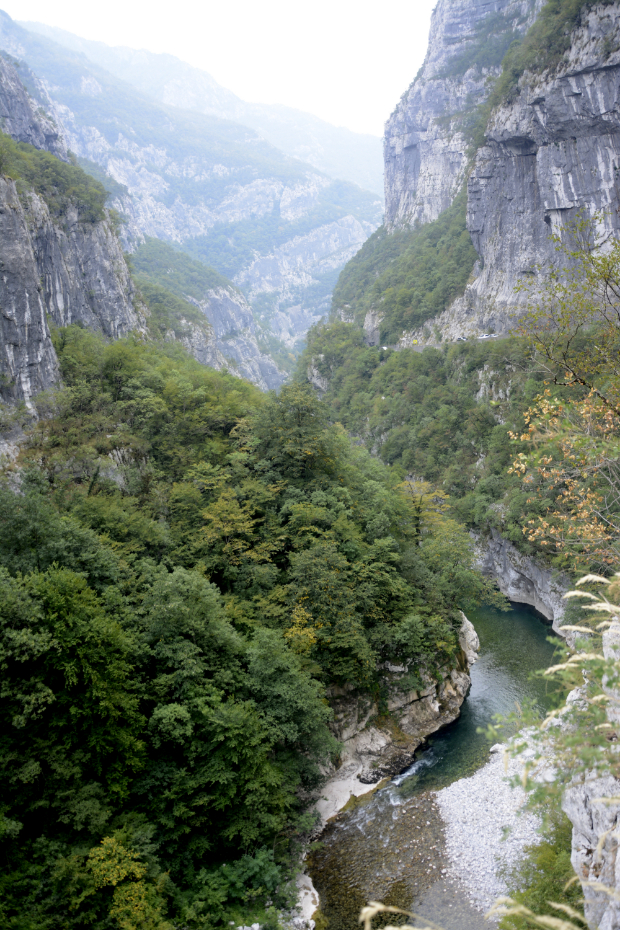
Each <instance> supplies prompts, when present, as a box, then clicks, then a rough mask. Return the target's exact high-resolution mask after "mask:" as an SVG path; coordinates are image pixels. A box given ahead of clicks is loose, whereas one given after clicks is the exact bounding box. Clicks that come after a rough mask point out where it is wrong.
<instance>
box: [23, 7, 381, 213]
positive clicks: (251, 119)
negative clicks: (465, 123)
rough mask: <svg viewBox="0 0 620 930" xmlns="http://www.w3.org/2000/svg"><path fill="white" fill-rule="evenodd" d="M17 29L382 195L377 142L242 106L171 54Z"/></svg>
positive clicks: (37, 28)
mask: <svg viewBox="0 0 620 930" xmlns="http://www.w3.org/2000/svg"><path fill="white" fill-rule="evenodd" d="M21 25H22V26H24V27H25V28H26V29H28V30H29V31H31V32H36V33H39V34H40V35H42V36H46V37H47V38H49V39H52V40H53V41H54V42H57V43H58V44H59V45H62V46H64V47H65V48H68V49H71V50H72V51H75V52H81V53H82V54H84V55H86V57H87V58H89V59H90V61H92V62H94V63H95V64H98V65H100V66H101V67H103V68H105V69H106V70H107V71H109V72H111V73H112V74H114V75H115V76H116V77H118V78H120V79H121V80H123V81H126V82H127V83H128V84H131V85H132V86H133V87H135V88H136V89H137V90H139V91H140V92H141V93H143V94H145V95H146V96H148V97H151V98H152V99H153V100H157V101H158V102H159V103H163V104H166V105H167V106H173V107H179V108H180V109H185V110H195V111H196V112H198V113H205V114H207V115H209V116H218V117H220V119H230V120H234V121H235V122H239V123H243V124H244V125H247V126H250V127H251V128H252V129H255V130H256V131H257V132H258V134H259V135H260V136H261V137H262V138H264V139H266V140H267V141H268V142H271V144H272V145H275V146H276V147H277V148H279V149H281V150H282V151H283V152H285V153H286V154H287V155H291V156H292V157H294V158H299V159H300V160H301V161H304V162H307V163H308V164H310V165H312V167H313V168H318V170H319V171H323V172H325V174H328V175H330V177H333V178H342V180H344V181H350V182H351V183H353V184H357V185H358V186H359V187H362V188H364V189H366V190H369V191H372V192H373V193H375V194H378V195H379V196H383V148H382V140H381V139H380V138H379V137H375V136H371V135H365V134H362V133H355V132H352V131H351V130H349V129H345V128H344V127H339V126H333V125H331V124H330V123H327V122H325V121H324V120H322V119H319V117H317V116H313V115H312V114H310V113H304V112H302V111H301V110H296V109H293V108H292V107H285V106H280V105H277V104H257V103H246V102H245V101H244V100H242V99H241V98H240V97H238V96H237V95H236V94H234V93H233V92H232V91H230V90H227V89H226V88H225V87H222V85H221V84H218V82H217V81H216V80H215V79H214V78H213V77H212V76H211V75H210V74H209V73H208V72H206V71H203V70H201V69H200V68H195V67H193V66H192V65H189V64H187V63H186V62H184V61H182V60H181V59H179V58H176V57H175V56H174V55H167V54H156V53H154V52H149V51H146V50H143V49H142V50H137V49H132V48H127V47H123V46H109V45H105V44H104V43H103V42H94V41H91V40H89V39H82V38H80V37H79V36H76V35H73V34H72V33H70V32H67V31H65V30H64V29H57V28H56V27H53V26H47V25H45V24H44V23H37V22H23V23H21Z"/></svg>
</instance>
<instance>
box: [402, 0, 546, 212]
mask: <svg viewBox="0 0 620 930" xmlns="http://www.w3.org/2000/svg"><path fill="white" fill-rule="evenodd" d="M533 7H534V4H533V2H531V0H491V2H488V0H484V2H481V0H439V3H438V4H437V6H436V7H435V10H434V12H433V17H432V20H431V30H430V35H429V45H428V52H427V55H426V59H425V61H424V64H423V66H422V68H421V70H420V73H419V74H418V76H417V77H416V79H415V80H414V81H413V83H412V84H411V86H410V87H409V89H408V90H407V91H406V92H405V93H404V94H403V96H402V97H401V99H400V101H399V103H398V104H397V106H396V108H395V110H394V112H393V113H392V115H391V116H390V118H389V119H388V121H387V122H386V124H385V138H384V163H385V224H386V226H387V227H388V228H389V229H390V228H394V227H396V226H403V225H415V224H417V223H428V222H430V221H431V220H435V219H437V217H438V216H439V214H440V213H442V212H443V211H444V210H445V209H446V208H447V207H449V206H450V204H451V203H452V201H453V200H454V197H455V196H456V194H457V193H458V191H459V189H460V188H461V186H462V184H463V182H464V180H465V175H466V169H467V162H468V155H467V139H466V137H465V134H464V132H463V125H462V118H463V116H464V115H466V114H467V113H469V112H471V111H472V110H473V108H474V107H475V106H476V105H477V104H479V103H482V102H483V101H484V99H485V98H486V96H487V94H488V88H489V82H488V78H489V77H490V76H492V75H496V74H498V73H499V66H500V62H501V57H500V58H499V60H497V58H498V56H495V59H494V60H493V61H492V62H491V63H489V61H488V55H486V56H485V53H484V43H485V40H488V33H489V30H490V29H491V30H493V31H494V32H495V33H496V34H497V36H499V42H500V43H501V48H507V47H508V45H509V44H510V42H511V41H512V39H513V38H516V37H517V36H518V35H521V34H522V33H523V32H524V31H525V29H526V28H527V26H528V25H529V23H530V22H531V20H532V13H533ZM502 37H503V42H502Z"/></svg>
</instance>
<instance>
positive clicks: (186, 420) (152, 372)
mask: <svg viewBox="0 0 620 930" xmlns="http://www.w3.org/2000/svg"><path fill="white" fill-rule="evenodd" d="M55 340H56V348H57V352H58V357H59V360H60V364H61V368H62V374H63V379H64V384H65V387H64V388H63V389H62V390H60V391H59V392H57V393H54V394H52V395H49V396H43V395H42V396H40V398H39V400H38V404H39V412H40V415H41V419H40V421H39V423H38V424H37V425H36V426H34V427H33V428H32V429H31V430H30V432H29V434H28V439H27V442H26V444H25V446H24V448H23V452H22V455H21V459H20V463H19V464H20V468H21V469H22V471H21V472H20V477H19V479H17V480H18V481H19V488H20V493H16V490H15V485H14V481H15V480H16V477H15V476H14V475H12V474H11V472H10V471H9V473H8V474H7V477H6V479H5V481H4V483H3V484H2V486H1V488H0V525H1V529H2V532H1V533H0V587H1V588H2V596H1V597H0V630H1V633H0V654H1V656H2V664H3V666H2V667H3V682H4V684H3V689H4V695H5V700H4V703H3V713H4V720H3V725H2V728H1V732H2V753H1V758H2V763H1V765H0V779H1V780H2V799H3V808H2V817H3V820H2V824H3V837H2V855H3V862H4V870H3V879H2V880H1V881H0V913H1V914H2V917H3V920H4V923H5V924H6V925H7V926H15V927H17V926H20V927H21V926H25V925H27V926H33V927H34V926H37V927H39V928H50V930H51V928H56V927H58V928H60V927H62V928H65V927H72V928H73V927H75V928H78V927H80V928H81V927H84V928H86V927H88V928H93V927H102V928H104V927H108V926H110V927H113V926H116V925H117V924H120V926H122V927H131V928H133V927H136V928H137V927H142V926H149V927H162V928H163V927H168V926H169V924H168V923H167V921H168V919H171V920H174V921H175V923H176V922H179V921H180V922H182V923H183V925H184V926H187V927H200V928H202V927H211V926H218V925H220V924H222V923H223V922H224V921H225V920H227V919H229V918H232V919H237V920H238V919H240V918H239V917H238V915H246V914H248V913H255V914H259V915H262V916H261V920H262V921H263V922H265V921H267V925H269V923H268V921H269V920H270V919H272V918H270V917H269V916H268V915H266V913H265V908H267V909H268V908H269V907H270V906H271V904H270V902H272V903H274V904H277V905H278V906H282V905H283V904H285V903H286V901H287V895H288V893H289V892H288V891H287V888H288V886H287V883H286V882H287V875H288V869H289V867H290V863H291V861H292V858H291V857H293V854H294V844H295V842H296V839H295V838H296V836H297V835H298V834H299V833H300V831H304V830H307V829H308V826H309V824H310V822H311V818H310V820H309V819H308V817H307V816H306V815H304V814H303V810H304V804H303V803H302V798H304V797H307V796H308V792H311V791H312V790H315V789H316V787H317V786H318V785H319V783H320V771H319V768H318V765H319V763H325V762H326V761H327V760H328V759H329V758H330V757H336V756H337V754H338V746H337V744H336V743H335V741H334V739H333V738H332V736H331V735H330V732H329V729H328V723H329V720H330V716H331V711H330V709H329V704H328V703H327V701H326V688H327V687H328V686H329V685H330V684H331V683H348V686H349V687H353V688H354V689H357V690H361V691H365V692H366V693H369V694H372V695H373V696H375V697H377V698H378V699H380V696H381V693H382V688H383V684H382V679H381V674H380V671H379V665H380V663H383V662H395V663H405V664H407V665H408V667H409V678H408V679H407V682H406V686H407V687H411V686H415V683H416V682H417V681H419V680H420V677H419V676H420V675H421V674H422V672H423V671H424V670H426V672H427V673H428V672H432V671H433V670H434V669H437V667H438V666H439V665H442V664H444V663H448V664H449V663H454V662H455V661H456V651H457V648H458V647H457V639H456V635H457V633H456V631H457V629H458V627H459V625H460V622H461V621H460V615H459V612H458V611H459V608H460V607H461V606H464V605H465V604H466V603H467V602H468V600H469V599H479V598H480V597H485V596H491V595H490V589H489V588H488V586H487V585H486V584H485V583H484V582H483V581H482V580H481V579H480V577H479V576H478V575H477V573H476V572H475V570H474V569H473V555H472V553H471V546H470V541H469V540H468V537H467V535H466V534H465V533H464V532H463V531H462V530H461V529H460V528H459V527H458V525H457V524H455V523H454V521H452V520H450V519H449V518H448V517H447V516H445V515H442V508H441V507H439V509H438V511H437V512H436V508H434V507H433V506H432V505H430V506H429V505H428V504H427V505H426V508H425V509H424V511H423V512H422V513H417V517H416V515H415V513H414V511H412V509H411V506H412V505H411V500H410V496H408V494H407V493H406V489H403V491H402V492H401V491H400V490H399V489H398V488H395V484H397V483H398V482H397V480H395V478H394V476H392V475H391V474H390V472H389V471H388V470H387V469H386V468H385V466H384V465H382V464H381V463H380V462H378V461H376V460H373V459H372V458H371V457H370V456H369V455H368V454H367V453H366V452H365V451H364V450H362V449H359V448H356V447H355V446H354V445H353V444H352V443H351V442H350V440H349V439H347V437H346V435H345V434H344V433H343V432H342V430H340V429H339V428H337V427H335V426H333V425H330V422H329V417H328V413H327V408H326V406H325V405H324V404H322V403H321V402H320V401H318V400H317V399H316V398H315V396H314V394H313V392H312V391H311V390H310V389H309V388H307V387H303V386H298V385H291V386H289V387H285V388H284V389H283V390H282V393H281V394H280V396H279V397H276V396H275V395H270V396H264V395H261V394H260V393H259V392H258V391H257V390H256V389H255V388H253V387H252V386H251V385H249V384H247V383H244V382H242V381H240V380H238V379H235V378H232V377H230V376H229V375H226V374H221V373H217V372H214V371H212V370H209V369H206V368H204V367H202V366H200V365H199V364H198V363H196V362H194V361H193V360H192V359H190V358H189V357H187V356H186V355H185V354H184V353H183V352H182V351H180V350H177V349H175V348H174V347H166V348H164V347H162V348H158V347H157V346H156V345H154V344H148V343H143V342H139V341H136V340H133V339H126V340H121V341H118V342H116V343H112V344H108V343H105V342H103V341H102V340H101V339H100V338H98V337H97V336H95V335H93V334H91V333H88V332H86V331H85V330H83V329H81V328H79V327H70V328H69V329H66V330H61V331H58V332H57V334H56V336H55ZM414 517H415V519H414ZM243 919H245V918H243ZM248 920H249V918H247V920H246V922H247V921H248ZM24 921H25V922H24Z"/></svg>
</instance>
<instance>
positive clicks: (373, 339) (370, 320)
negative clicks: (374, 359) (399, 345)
mask: <svg viewBox="0 0 620 930" xmlns="http://www.w3.org/2000/svg"><path fill="white" fill-rule="evenodd" d="M382 320H383V314H382V313H380V312H379V311H378V310H374V309H373V310H369V311H368V313H367V314H366V316H365V317H364V324H363V328H364V338H365V341H366V344H367V345H369V346H376V345H378V344H379V339H380V338H381V332H380V326H381V321H382Z"/></svg>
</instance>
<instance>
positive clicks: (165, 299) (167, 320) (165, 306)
mask: <svg viewBox="0 0 620 930" xmlns="http://www.w3.org/2000/svg"><path fill="white" fill-rule="evenodd" d="M134 281H135V282H136V284H137V285H138V288H139V289H140V296H141V297H142V298H143V299H144V300H145V302H146V304H147V306H148V308H149V310H150V311H151V316H150V319H149V329H150V331H151V333H152V334H153V335H159V336H163V337H165V336H166V334H167V333H169V332H173V333H174V334H175V336H176V337H177V339H182V338H183V336H187V335H189V334H190V333H191V331H192V328H193V327H197V328H198V329H202V330H204V331H205V332H207V333H209V332H210V331H211V326H210V323H209V321H208V320H207V318H206V317H205V315H204V313H202V311H201V310H199V309H198V307H196V306H195V304H191V303H190V302H189V301H188V300H184V299H183V298H182V297H177V296H176V294H173V293H171V292H170V291H169V290H167V289H166V288H165V287H161V286H160V285H159V284H153V282H152V280H151V279H150V278H148V277H145V276H143V275H140V274H138V275H135V276H134ZM188 323H189V324H191V326H188Z"/></svg>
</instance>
